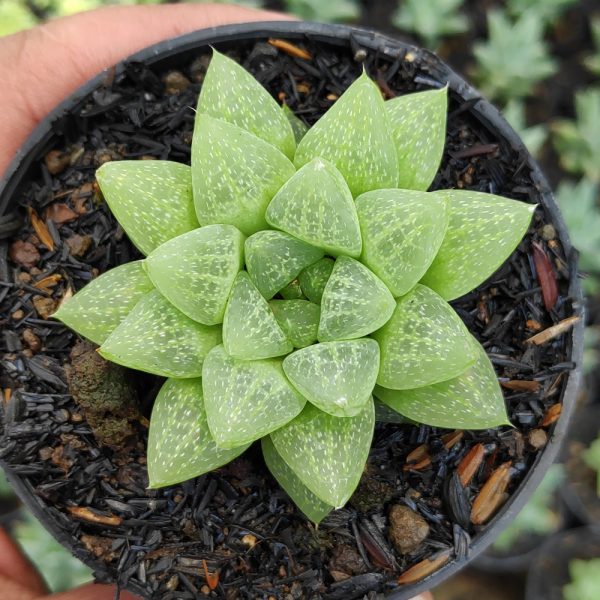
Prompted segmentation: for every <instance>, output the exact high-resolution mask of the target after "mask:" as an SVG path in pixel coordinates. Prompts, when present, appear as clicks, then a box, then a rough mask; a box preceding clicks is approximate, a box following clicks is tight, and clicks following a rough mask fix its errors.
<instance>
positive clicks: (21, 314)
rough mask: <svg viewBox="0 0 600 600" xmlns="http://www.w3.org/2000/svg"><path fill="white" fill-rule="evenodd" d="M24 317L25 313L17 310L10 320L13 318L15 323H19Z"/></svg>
mask: <svg viewBox="0 0 600 600" xmlns="http://www.w3.org/2000/svg"><path fill="white" fill-rule="evenodd" d="M24 316H25V313H24V312H23V311H22V310H21V309H19V310H15V312H14V313H13V314H12V315H11V318H13V319H14V320H15V321H20V320H21V319H22V318H23V317H24Z"/></svg>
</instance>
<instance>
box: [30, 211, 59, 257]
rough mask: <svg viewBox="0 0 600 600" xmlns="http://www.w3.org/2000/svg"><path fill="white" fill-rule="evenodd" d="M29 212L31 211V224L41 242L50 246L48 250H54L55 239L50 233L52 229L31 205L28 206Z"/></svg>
mask: <svg viewBox="0 0 600 600" xmlns="http://www.w3.org/2000/svg"><path fill="white" fill-rule="evenodd" d="M27 212H28V213H29V219H30V221H31V226H32V227H33V230H34V231H35V234H36V235H37V236H38V237H39V238H40V242H42V244H44V246H46V248H48V250H50V251H53V250H54V239H52V236H51V235H50V231H49V230H48V226H47V225H46V223H44V221H42V219H40V218H39V216H38V214H37V213H36V212H35V210H33V208H31V206H28V207H27Z"/></svg>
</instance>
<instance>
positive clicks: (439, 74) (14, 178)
mask: <svg viewBox="0 0 600 600" xmlns="http://www.w3.org/2000/svg"><path fill="white" fill-rule="evenodd" d="M269 37H276V38H284V39H287V40H291V41H294V40H297V41H302V40H304V39H306V38H310V39H312V40H315V41H318V42H320V43H323V44H327V45H329V46H331V47H332V48H339V49H340V51H344V52H348V51H351V52H353V53H354V52H356V50H357V49H364V50H365V51H366V52H368V53H378V54H379V55H380V56H386V57H389V59H390V60H391V61H394V60H404V59H407V58H406V57H407V56H408V59H407V60H408V61H410V62H412V63H414V64H415V65H418V66H419V67H420V69H421V72H422V73H424V74H425V75H424V76H423V82H425V83H427V81H429V80H431V81H432V82H435V83H436V84H441V85H444V84H448V85H449V87H450V89H451V90H452V91H453V92H454V94H456V95H457V96H459V97H461V98H462V99H463V100H465V101H468V102H469V103H470V106H472V113H473V115H474V117H475V118H476V119H477V120H479V121H480V122H481V124H482V125H483V127H485V128H487V129H488V130H489V131H491V132H493V135H494V136H497V137H499V138H502V139H504V140H505V141H506V142H507V144H508V145H509V146H510V147H512V148H513V149H514V150H515V151H516V152H518V153H519V154H520V156H522V158H523V163H524V164H527V165H528V167H529V168H530V169H531V173H532V179H533V181H534V184H535V186H536V188H537V190H538V191H539V199H540V202H541V204H542V205H543V206H544V208H545V210H546V211H547V214H549V215H550V217H551V220H552V223H553V224H554V226H555V228H556V231H557V234H558V237H559V238H560V242H561V244H562V246H563V247H564V249H565V252H566V254H567V256H569V257H570V264H569V268H570V273H571V278H570V289H569V296H570V298H571V299H572V301H573V306H574V310H575V311H576V312H577V313H578V314H581V311H582V298H581V291H580V287H579V284H578V281H577V277H576V276H575V272H576V264H575V258H574V254H573V253H572V251H571V245H570V242H569V238H568V234H567V232H566V229H565V225H564V223H563V220H562V217H561V216H560V213H559V211H558V208H557V206H556V203H555V202H554V199H553V196H552V192H551V190H550V187H549V185H548V183H547V181H546V179H545V178H544V176H543V175H542V173H541V172H540V170H539V168H538V166H537V165H536V163H535V162H534V161H533V159H532V158H531V156H530V155H529V154H528V152H527V150H526V149H525V148H524V146H523V144H522V142H521V140H520V139H519V137H518V135H517V134H516V133H515V132H514V131H513V130H512V129H511V128H510V126H509V125H508V124H507V123H506V121H505V120H504V119H503V118H502V117H501V115H500V113H499V112H498V110H497V109H496V108H494V107H493V106H492V105H491V104H489V103H488V102H486V101H485V100H483V99H481V98H480V95H479V94H478V92H477V91H476V90H475V89H473V88H472V87H471V86H469V85H468V84H467V83H466V82H465V81H464V80H463V79H461V78H460V77H459V76H458V75H456V74H455V73H454V72H453V71H452V70H451V69H450V68H449V67H448V66H447V65H445V64H444V63H442V62H441V61H440V60H439V59H438V58H437V57H436V56H435V55H433V54H431V53H429V52H427V51H425V50H422V49H419V48H415V47H413V46H410V45H407V44H405V43H403V42H400V41H398V40H395V39H392V38H389V37H385V36H382V35H379V34H377V33H374V32H370V31H365V30H361V29H356V28H351V27H345V26H333V25H321V24H311V23H294V22H282V23H273V22H269V23H253V24H244V25H234V26H226V27H220V28H213V29H206V30H201V31H197V32H194V33H191V34H188V35H185V36H183V37H180V38H177V39H174V40H169V41H166V42H163V43H161V44H158V45H155V46H152V47H150V48H147V49H145V50H143V51H141V52H139V53H137V54H136V55H134V56H133V57H131V59H130V60H134V61H138V62H145V63H147V64H149V65H151V66H152V67H160V68H161V69H164V68H171V67H174V66H176V65H177V64H181V63H182V62H183V61H186V60H187V61H191V59H192V58H194V57H195V56H197V55H198V54H199V52H200V51H206V50H207V49H208V45H209V44H212V45H216V46H217V47H218V48H219V49H228V48H232V47H235V45H236V43H239V42H248V41H253V40H264V39H266V38H269ZM118 69H120V70H122V69H123V65H119V67H118ZM102 80H103V77H102V76H98V77H96V78H95V79H93V80H91V81H90V82H89V83H87V84H86V85H84V86H83V87H82V88H81V89H80V90H78V91H77V92H76V93H74V94H73V95H72V96H71V97H70V98H68V99H67V100H66V101H65V102H64V103H63V104H61V105H60V106H59V107H58V108H57V109H56V110H55V111H53V112H52V113H51V114H50V115H49V116H48V117H47V118H46V119H45V120H44V122H43V123H41V124H40V125H39V127H38V128H37V129H36V130H35V132H34V133H33V134H32V136H31V137H30V138H29V139H28V140H27V142H26V143H25V144H24V146H23V148H22V149H21V150H20V152H19V153H18V155H17V157H16V158H15V160H14V162H13V163H12V165H11V167H10V169H9V171H8V173H7V176H6V179H5V180H4V181H3V183H2V185H1V186H0V215H2V214H5V213H7V212H8V211H11V210H12V209H14V207H15V204H14V203H15V199H16V197H17V195H18V190H19V189H20V188H21V186H22V185H24V183H25V182H26V181H27V178H28V174H29V173H30V170H31V169H32V168H33V166H34V164H35V161H36V160H39V159H40V158H41V157H42V156H43V155H44V154H45V152H46V151H48V150H49V149H50V148H51V147H52V144H53V141H54V140H55V139H56V132H60V131H61V129H62V128H63V126H64V124H65V123H66V119H64V118H63V117H65V116H66V115H68V114H69V113H71V112H73V111H76V110H77V109H78V108H81V106H82V104H83V101H84V99H85V98H86V96H88V94H90V93H91V92H93V91H94V90H95V89H97V88H98V87H100V85H101V83H102ZM582 334H583V322H582V321H580V322H578V323H577V324H576V325H575V327H574V328H573V330H572V331H571V332H570V333H569V334H568V335H569V336H570V337H569V340H570V347H569V349H568V356H569V359H570V360H572V361H574V362H575V363H576V364H577V365H579V364H580V362H581V355H582V348H583V337H582ZM579 379H580V370H579V368H576V369H574V370H572V371H571V372H569V373H568V375H567V381H566V384H565V386H564V388H563V395H562V402H563V412H562V416H561V418H560V419H559V421H558V422H557V423H556V426H555V427H554V430H553V435H552V437H551V440H550V441H549V443H548V445H547V446H546V448H545V449H544V450H543V451H542V452H541V453H540V454H539V456H538V460H537V462H536V464H535V465H534V467H533V468H532V469H531V470H530V472H529V473H528V474H527V475H526V477H525V479H524V481H523V482H522V484H521V485H520V487H519V488H518V490H516V491H515V493H514V494H513V495H512V497H511V498H510V499H509V501H508V502H507V503H506V504H505V506H504V507H503V508H502V509H501V510H500V511H499V512H498V514H497V515H496V516H495V517H494V518H493V520H492V521H491V522H490V524H489V525H487V526H486V527H485V528H484V529H483V530H482V531H481V533H479V534H478V535H477V536H476V537H475V539H474V542H473V545H472V547H471V549H470V554H469V557H468V558H463V559H460V560H454V561H450V562H448V563H447V564H445V565H444V566H443V567H442V568H440V569H439V570H438V571H437V572H436V573H434V574H432V575H431V576H429V577H428V578H426V579H425V580H423V581H420V582H418V583H416V584H412V585H407V586H406V587H403V588H401V589H399V590H394V591H393V592H391V593H390V594H389V595H388V596H387V597H388V598H389V599H390V600H406V599H408V598H411V597H412V596H414V595H415V594H417V593H419V592H421V591H424V590H427V589H430V588H432V587H433V586H435V585H437V584H439V583H440V582H441V581H443V580H444V579H446V578H447V577H449V576H450V575H452V574H453V573H455V572H456V571H458V570H459V569H461V568H462V567H463V566H464V565H465V564H466V563H467V562H468V561H469V560H470V559H471V558H473V557H475V556H477V555H478V554H480V553H481V552H482V551H483V550H484V549H485V548H486V547H487V546H488V545H489V544H491V542H493V540H494V539H495V537H496V536H497V535H498V533H499V532H500V531H501V530H502V529H503V528H504V527H505V526H506V525H507V524H508V523H509V522H510V521H511V520H512V519H513V517H514V515H515V514H516V513H517V512H518V511H519V510H520V508H521V507H522V506H523V505H524V504H525V503H526V502H527V500H528V498H529V496H530V495H531V493H532V492H533V490H534V489H535V488H536V487H537V485H538V483H539V482H540V481H541V479H542V478H543V476H544V474H545V472H546V470H547V468H548V467H549V466H550V465H551V464H552V462H553V461H554V458H555V456H556V454H557V452H558V449H559V445H560V442H561V440H562V438H563V436H564V434H565V431H566V427H567V423H568V419H569V415H570V413H571V411H572V407H573V404H574V401H575V396H576V390H577V387H578V384H579ZM1 458H2V456H0V459H1ZM9 478H10V481H11V483H12V484H13V486H14V488H15V489H16V490H17V493H18V494H19V495H20V497H21V498H22V499H23V501H24V502H25V504H26V505H27V506H28V507H29V508H30V509H31V510H32V511H33V513H34V514H35V515H36V517H37V518H39V519H40V520H41V521H42V522H43V524H44V525H45V526H46V528H47V529H48V530H49V531H50V532H51V533H52V534H53V535H54V536H55V537H56V538H57V539H58V540H59V541H60V542H61V543H62V544H63V545H65V546H66V547H67V548H69V549H70V550H71V551H72V552H73V553H74V554H75V555H76V556H78V557H79V558H81V559H82V560H83V561H84V562H86V563H87V564H88V565H89V566H90V567H92V569H94V570H95V572H96V574H97V576H98V578H99V579H100V580H103V581H106V580H108V579H109V576H108V574H107V572H106V569H105V568H104V567H103V565H101V564H99V563H98V561H96V560H93V559H92V558H91V557H90V555H89V553H87V552H86V551H85V550H84V549H83V548H82V547H81V546H80V544H79V542H78V541H77V540H76V538H75V537H74V536H72V535H71V534H70V533H68V531H67V528H65V527H64V524H63V523H59V522H57V521H54V520H51V519H49V518H48V516H47V514H45V512H44V503H43V502H42V500H40V499H39V498H38V496H36V494H35V493H34V490H33V489H32V487H31V485H30V484H29V483H28V481H27V480H26V479H23V478H21V477H19V476H18V475H17V474H16V473H15V472H14V471H12V472H11V471H9ZM128 587H129V589H131V591H133V592H137V593H140V592H141V589H139V588H138V587H137V586H136V585H131V584H130V585H129V586H128ZM362 595H363V594H361V595H360V597H362ZM337 597H340V598H341V597H342V596H337ZM354 597H355V596H354V595H352V598H354Z"/></svg>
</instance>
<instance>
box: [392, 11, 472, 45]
mask: <svg viewBox="0 0 600 600" xmlns="http://www.w3.org/2000/svg"><path fill="white" fill-rule="evenodd" d="M462 4H463V0H400V3H399V5H398V10H397V11H396V13H395V15H394V18H393V23H394V25H395V26H396V27H398V28H399V29H403V30H404V31H409V32H411V33H415V34H417V35H418V36H419V37H420V38H421V39H422V40H423V42H424V44H425V45H426V46H427V47H428V48H431V49H432V50H433V49H435V48H436V46H437V45H438V43H439V41H440V39H441V38H443V37H445V36H448V35H453V34H457V33H462V32H463V31H466V30H467V29H468V27H469V22H468V20H467V18H466V17H465V15H463V14H461V13H460V8H461V7H462Z"/></svg>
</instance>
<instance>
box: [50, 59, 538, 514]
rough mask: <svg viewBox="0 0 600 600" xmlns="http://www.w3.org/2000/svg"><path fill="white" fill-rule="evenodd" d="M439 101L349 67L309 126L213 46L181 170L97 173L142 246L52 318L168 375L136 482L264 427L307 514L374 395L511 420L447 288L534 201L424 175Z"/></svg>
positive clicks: (477, 422) (419, 409)
mask: <svg viewBox="0 0 600 600" xmlns="http://www.w3.org/2000/svg"><path fill="white" fill-rule="evenodd" d="M446 112H447V89H446V88H442V89H436V90H428V91H423V92H418V93H413V94H410V95H406V96H402V97H399V98H395V99H393V100H389V101H387V102H384V100H383V98H382V95H381V93H380V91H379V89H378V88H377V86H376V85H375V83H374V82H373V81H372V80H371V79H370V78H369V77H368V76H367V75H366V73H363V75H362V76H360V77H358V78H357V79H356V81H355V82H354V83H353V84H352V85H351V86H350V87H349V88H348V90H347V91H346V92H345V93H344V94H343V95H342V96H341V97H340V98H339V99H338V100H337V101H336V102H335V103H334V104H333V106H332V107H331V108H330V109H329V110H328V111H327V113H326V114H325V115H324V116H323V117H321V119H320V120H319V121H318V122H317V123H316V124H315V125H314V126H313V127H311V128H310V129H308V128H305V127H304V128H302V127H297V125H298V123H297V121H295V119H297V117H295V116H294V115H293V114H292V113H291V111H289V109H288V110H282V108H281V107H280V106H279V105H278V104H277V103H276V101H275V100H274V99H273V98H272V97H271V96H270V95H269V93H268V92H267V90H266V89H264V88H263V87H262V86H261V85H260V84H259V83H258V82H257V81H256V80H255V79H254V78H253V77H252V75H251V74H250V73H248V72H247V71H246V70H244V68H243V67H241V66H240V65H238V64H237V63H235V62H234V61H232V60H231V59H229V58H227V57H226V56H224V55H222V54H220V53H218V52H216V51H215V52H214V54H213V58H212V61H211V64H210V67H209V69H208V72H207V74H206V78H205V80H204V83H203V86H202V90H201V94H200V98H199V101H198V108H197V116H196V120H195V129H194V135H193V141H192V159H191V167H190V166H186V165H182V164H176V163H173V162H168V161H151V162H150V161H120V162H110V163H107V164H105V165H103V166H102V167H101V168H100V169H99V170H98V171H97V180H98V183H99V185H100V187H101V189H102V192H103V194H104V197H105V199H106V201H107V202H108V205H109V207H110V208H111V210H112V212H113V213H114V215H115V217H116V218H117V219H118V221H119V222H120V224H121V225H122V227H123V229H124V230H125V232H126V233H127V234H128V235H129V237H130V239H131V240H132V241H133V243H134V244H135V245H136V246H137V247H138V249H139V250H140V251H141V252H142V253H143V254H144V255H146V258H144V259H143V260H138V261H135V262H132V263H129V264H125V265H122V266H119V267H117V268H115V269H113V270H111V271H108V272H107V273H105V274H103V275H101V276H100V277H98V278H97V279H95V280H94V281H92V282H91V283H89V284H88V285H87V286H86V287H85V288H84V289H83V290H81V291H80V292H78V293H77V294H76V295H75V296H73V297H72V298H71V299H70V300H68V301H67V302H65V303H63V305H62V306H61V307H60V308H59V310H58V312H57V313H56V314H55V317H57V318H59V319H61V320H62V321H63V322H64V323H65V324H67V325H68V326H70V327H71V328H72V329H74V330H75V331H77V332H78V333H80V334H81V335H83V336H85V337H87V338H89V339H90V340H92V341H93V342H95V343H96V344H99V345H100V348H99V352H100V354H101V355H102V356H103V357H105V358H107V359H109V360H111V361H114V362H116V363H119V364H121V365H124V366H126V367H130V368H133V369H139V370H141V371H147V372H149V373H154V374H156V375H162V376H165V377H168V378H169V379H168V380H167V381H166V383H165V384H164V386H163V387H162V389H161V390H160V392H159V394H158V397H157V398H156V401H155V404H154V409H153V413H152V417H151V424H150V434H149V442H148V470H149V478H150V486H151V487H153V488H157V487H162V486H166V485H170V484H175V483H178V482H181V481H184V480H187V479H190V478H192V477H195V476H198V475H200V474H202V473H205V472H207V471H210V470H213V469H216V468H218V467H220V466H222V465H224V464H226V463H227V462H229V461H231V460H232V459H233V458H235V457H236V456H238V455H239V454H241V453H242V452H243V451H244V450H245V449H246V448H248V446H249V445H250V444H251V443H252V442H254V441H256V440H259V439H262V447H263V453H264V456H265V460H266V463H267V465H268V467H269V469H270V470H271V472H272V473H273V475H274V476H275V478H276V479H277V480H278V481H279V483H280V484H281V485H282V487H283V488H284V489H285V490H286V491H287V492H288V493H289V495H290V496H291V498H292V499H293V500H294V501H295V502H296V504H297V505H298V506H299V507H300V509H301V510H302V511H303V512H304V513H305V514H306V515H308V516H309V517H310V518H311V519H313V520H314V521H317V522H318V521H319V520H320V519H322V518H323V517H324V516H325V515H326V514H327V513H328V512H329V511H330V510H331V509H332V508H334V507H340V506H343V505H344V504H345V502H346V501H347V500H348V499H349V498H350V496H351V494H352V492H353V490H354V489H355V488H356V486H357V484H358V482H359V479H360V476H361V473H362V471H363V468H364V465H365V462H366V460H367V457H368V453H369V449H370V445H371V441H372V437H373V431H374V426H375V409H374V400H373V395H375V396H377V397H378V398H379V400H380V401H381V402H382V403H384V404H385V405H387V407H388V409H390V410H393V411H396V412H395V413H394V414H397V413H399V414H400V415H402V416H403V417H404V418H407V419H410V420H413V421H417V422H422V423H427V424H429V425H432V426H438V427H461V428H488V427H494V426H499V425H502V424H508V417H507V413H506V409H505V404H504V400H503V396H502V393H501V391H500V387H499V385H498V382H497V379H496V376H495V373H494V369H493V367H492V365H491V363H490V361H489V359H488V357H487V356H486V353H485V351H484V349H483V348H482V346H481V345H480V344H479V343H478V342H477V341H476V340H475V339H474V338H473V336H472V335H471V334H470V333H469V331H468V330H467V328H466V327H465V325H464V324H463V322H462V321H461V319H460V318H459V317H458V315H457V313H456V312H455V311H454V310H453V308H452V307H451V306H450V304H448V301H450V300H453V299H455V298H458V297H459V296H461V295H463V294H465V293H467V292H469V291H471V290H472V289H473V288H474V287H476V286H477V285H479V284H480V283H482V282H483V281H484V280H485V279H487V278H488V277H489V276H490V275H491V274H492V273H493V272H494V271H495V270H496V269H497V268H498V267H499V266H500V265H501V264H502V263H503V262H504V260H505V259H506V258H507V257H508V256H509V255H510V254H511V252H512V251H513V250H514V248H515V247H516V245H517V244H518V243H519V241H520V240H521V238H522V236H523V235H524V233H525V232H526V230H527V228H528V226H529V223H530V220H531V215H532V213H533V211H534V209H535V207H534V206H532V205H528V204H525V203H522V202H518V201H514V200H509V199H506V198H502V197H498V196H494V195H490V194H486V193H482V192H474V191H464V190H442V191H437V192H427V191H425V190H427V189H428V188H429V186H430V185H431V183H432V181H433V178H434V176H435V174H436V171H437V169H438V167H439V164H440V161H441V157H442V153H443V147H444V140H445V122H446ZM292 125H294V127H293V126H292ZM294 132H295V133H294ZM200 224H201V225H200ZM376 384H377V385H376Z"/></svg>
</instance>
